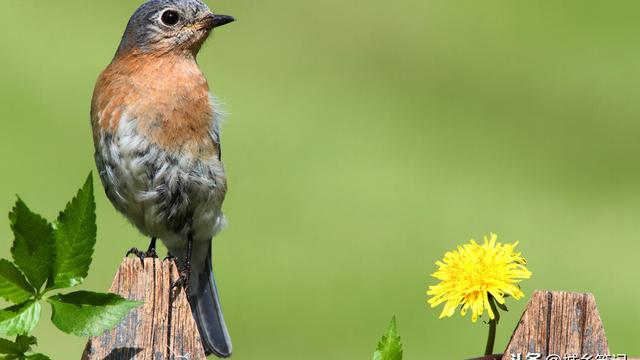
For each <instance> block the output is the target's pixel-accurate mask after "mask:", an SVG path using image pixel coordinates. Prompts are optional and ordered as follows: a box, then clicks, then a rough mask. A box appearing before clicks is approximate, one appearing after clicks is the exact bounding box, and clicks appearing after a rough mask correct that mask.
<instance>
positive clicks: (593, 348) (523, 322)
mask: <svg viewBox="0 0 640 360" xmlns="http://www.w3.org/2000/svg"><path fill="white" fill-rule="evenodd" d="M527 353H539V354H541V355H542V359H544V358H546V357H547V356H548V355H551V354H555V355H559V356H560V358H562V357H563V356H564V355H573V354H577V355H579V356H583V355H592V356H593V357H594V358H595V356H596V354H609V345H608V343H607V338H606V336H605V334H604V326H603V325H602V320H601V319H600V314H599V313H598V309H597V307H596V301H595V299H594V298H593V295H592V294H589V293H574V292H565V291H546V290H542V291H536V292H534V293H533V295H532V296H531V300H529V303H528V304H527V308H526V310H525V312H524V314H522V317H521V318H520V322H519V323H518V326H517V327H516V330H515V331H514V333H513V335H512V336H511V341H509V345H507V349H506V350H505V352H504V356H503V357H502V359H503V360H511V359H516V358H518V357H517V355H518V354H521V355H520V356H521V358H522V359H526V358H527V357H526V356H527Z"/></svg>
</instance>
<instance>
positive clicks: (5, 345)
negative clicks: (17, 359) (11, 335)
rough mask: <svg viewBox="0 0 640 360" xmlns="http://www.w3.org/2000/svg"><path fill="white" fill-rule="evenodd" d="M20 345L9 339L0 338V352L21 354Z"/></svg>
mask: <svg viewBox="0 0 640 360" xmlns="http://www.w3.org/2000/svg"><path fill="white" fill-rule="evenodd" d="M22 353H24V351H21V349H20V347H19V346H18V345H17V344H16V343H14V342H13V341H11V340H7V339H2V338H0V354H13V355H15V354H22Z"/></svg>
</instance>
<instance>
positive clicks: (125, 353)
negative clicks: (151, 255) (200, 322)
mask: <svg viewBox="0 0 640 360" xmlns="http://www.w3.org/2000/svg"><path fill="white" fill-rule="evenodd" d="M177 278H178V271H177V268H176V265H175V263H174V262H173V261H170V260H165V261H161V260H158V259H145V260H144V266H143V263H142V262H141V261H140V259H138V258H127V259H124V261H123V262H122V264H120V268H119V269H118V272H117V274H116V276H115V278H114V279H113V283H112V284H111V289H110V291H111V292H114V293H117V294H120V295H121V296H123V297H125V298H127V299H130V300H138V301H143V302H144V305H143V306H140V307H138V308H136V309H134V310H132V311H131V312H130V313H129V314H128V315H127V316H126V317H125V318H124V319H123V321H122V322H121V323H120V324H119V325H118V326H117V327H116V328H114V329H112V330H110V331H108V332H106V333H105V334H103V335H102V336H99V337H92V338H90V339H89V342H88V343H87V346H86V348H85V351H84V354H83V356H82V359H83V360H131V359H137V360H142V359H153V360H165V359H168V360H174V359H176V360H181V359H183V360H186V359H188V360H196V359H205V358H206V357H205V355H204V350H203V348H202V344H201V343H200V336H199V334H198V329H197V325H196V324H195V322H194V320H193V316H192V315H191V308H190V306H189V302H188V301H187V297H186V294H185V293H184V291H183V290H179V291H177V290H175V289H174V290H171V285H172V284H173V282H174V281H175V280H176V279H177Z"/></svg>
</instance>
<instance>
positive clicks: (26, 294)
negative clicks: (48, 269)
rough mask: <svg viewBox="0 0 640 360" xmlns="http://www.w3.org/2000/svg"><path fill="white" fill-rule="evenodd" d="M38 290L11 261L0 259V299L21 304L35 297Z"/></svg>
mask: <svg viewBox="0 0 640 360" xmlns="http://www.w3.org/2000/svg"><path fill="white" fill-rule="evenodd" d="M35 293H36V290H35V289H34V288H33V286H31V285H30V284H29V283H28V282H27V279H25V278H24V275H22V273H21V272H20V270H19V269H18V268H17V267H16V266H15V265H14V264H13V263H12V262H11V261H9V260H6V259H0V297H2V298H4V299H6V300H7V301H11V302H13V303H14V304H20V303H22V302H25V301H27V300H28V299H29V298H31V297H33V296H34V295H35Z"/></svg>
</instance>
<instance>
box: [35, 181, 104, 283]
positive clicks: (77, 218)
mask: <svg viewBox="0 0 640 360" xmlns="http://www.w3.org/2000/svg"><path fill="white" fill-rule="evenodd" d="M95 211H96V203H95V201H94V198H93V180H92V177H91V174H89V177H88V178H87V181H86V182H85V183H84V186H83V187H82V189H80V190H79V191H78V194H77V195H76V197H74V198H73V200H71V202H69V203H68V204H67V206H66V208H65V209H64V211H63V212H61V213H60V215H59V216H58V220H57V221H56V229H55V231H54V238H55V261H54V264H53V273H52V277H51V278H50V279H49V282H48V283H47V289H49V290H50V289H59V288H65V287H72V286H76V285H80V284H81V283H82V282H83V281H84V279H85V278H86V277H87V274H88V272H89V265H91V256H92V255H93V246H94V245H95V243H96V213H95Z"/></svg>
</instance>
